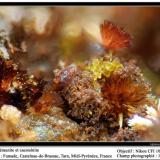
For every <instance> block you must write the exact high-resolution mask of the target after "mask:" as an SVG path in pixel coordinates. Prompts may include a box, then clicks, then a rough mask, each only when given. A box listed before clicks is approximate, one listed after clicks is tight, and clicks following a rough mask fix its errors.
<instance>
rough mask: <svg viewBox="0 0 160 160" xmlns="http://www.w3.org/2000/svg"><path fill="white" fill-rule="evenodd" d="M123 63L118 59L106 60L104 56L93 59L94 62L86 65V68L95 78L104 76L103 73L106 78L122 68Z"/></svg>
mask: <svg viewBox="0 0 160 160" xmlns="http://www.w3.org/2000/svg"><path fill="white" fill-rule="evenodd" d="M122 67H123V65H122V64H121V63H120V62H117V61H105V60H103V59H102V58H98V59H93V60H92V62H91V63H90V64H89V65H88V66H87V67H86V70H88V71H90V72H91V73H92V75H93V79H94V80H95V81H96V80H97V79H100V78H102V75H103V76H105V77H106V78H108V77H110V75H111V73H112V72H114V71H116V70H117V69H120V68H122Z"/></svg>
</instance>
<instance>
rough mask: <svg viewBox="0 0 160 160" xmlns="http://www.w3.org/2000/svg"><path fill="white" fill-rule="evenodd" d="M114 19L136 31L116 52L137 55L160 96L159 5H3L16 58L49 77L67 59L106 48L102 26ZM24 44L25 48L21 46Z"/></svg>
mask: <svg viewBox="0 0 160 160" xmlns="http://www.w3.org/2000/svg"><path fill="white" fill-rule="evenodd" d="M104 20H109V21H112V22H114V23H116V24H117V25H119V26H121V27H123V28H125V30H126V31H127V32H129V33H130V34H131V35H132V37H133V45H132V47H131V48H129V49H123V50H120V51H117V53H116V54H117V55H118V56H119V55H121V56H123V57H125V58H126V59H127V58H135V59H137V61H138V64H139V66H140V67H141V68H142V71H143V73H144V74H145V76H146V78H147V79H148V80H149V81H150V83H151V84H152V88H153V93H155V94H156V95H158V96H160V8H158V7H153V8H152V7H112V6H97V7H96V6H85V7H78V6H75V7H73V6H72V7H54V6H53V7H39V6H37V7H36V6H34V7H23V6H18V7H16V6H10V7H9V6H4V7H2V6H1V7H0V30H1V32H3V31H5V32H6V34H8V35H9V36H10V40H11V42H12V43H13V44H14V45H15V46H16V47H17V52H18V51H19V54H16V55H12V58H13V59H14V60H15V61H16V62H18V63H21V66H22V67H23V68H24V69H27V70H28V72H29V73H31V74H34V75H36V76H37V77H43V78H44V79H46V80H51V79H52V78H53V70H54V69H55V68H56V67H57V66H58V65H59V64H62V63H61V62H62V61H64V62H65V64H66V65H67V64H70V63H81V62H83V61H84V60H87V59H89V58H92V57H95V56H98V55H102V54H104V50H103V47H102V45H101V41H102V40H101V35H100V29H99V26H100V24H101V23H103V21H104ZM18 48H20V49H21V50H18Z"/></svg>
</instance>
